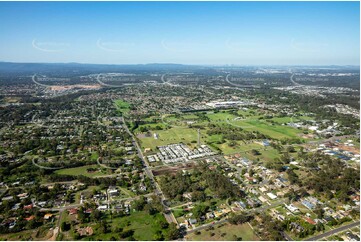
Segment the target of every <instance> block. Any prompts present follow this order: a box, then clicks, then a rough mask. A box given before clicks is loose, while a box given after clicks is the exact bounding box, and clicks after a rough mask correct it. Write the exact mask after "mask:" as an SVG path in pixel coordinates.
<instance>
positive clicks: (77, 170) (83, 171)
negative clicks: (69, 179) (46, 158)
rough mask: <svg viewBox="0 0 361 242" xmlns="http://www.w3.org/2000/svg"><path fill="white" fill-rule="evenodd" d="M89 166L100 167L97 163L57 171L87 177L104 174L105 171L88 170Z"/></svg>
mask: <svg viewBox="0 0 361 242" xmlns="http://www.w3.org/2000/svg"><path fill="white" fill-rule="evenodd" d="M88 168H99V167H98V166H97V165H87V166H79V167H74V168H66V169H60V170H57V171H55V173H56V174H58V175H71V176H79V175H84V176H87V177H92V178H93V177H96V176H101V175H104V173H103V172H101V171H99V170H97V171H95V172H87V169H88Z"/></svg>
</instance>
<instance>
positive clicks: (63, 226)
mask: <svg viewBox="0 0 361 242" xmlns="http://www.w3.org/2000/svg"><path fill="white" fill-rule="evenodd" d="M60 229H61V231H62V232H65V231H68V230H69V229H70V224H68V223H67V222H65V221H63V222H62V223H61V224H60Z"/></svg>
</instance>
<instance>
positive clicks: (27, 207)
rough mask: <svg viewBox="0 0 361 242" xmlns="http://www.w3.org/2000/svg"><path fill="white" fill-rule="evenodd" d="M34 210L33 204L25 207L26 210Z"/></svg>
mask: <svg viewBox="0 0 361 242" xmlns="http://www.w3.org/2000/svg"><path fill="white" fill-rule="evenodd" d="M32 208H33V204H29V205H25V206H24V209H25V210H29V209H32Z"/></svg>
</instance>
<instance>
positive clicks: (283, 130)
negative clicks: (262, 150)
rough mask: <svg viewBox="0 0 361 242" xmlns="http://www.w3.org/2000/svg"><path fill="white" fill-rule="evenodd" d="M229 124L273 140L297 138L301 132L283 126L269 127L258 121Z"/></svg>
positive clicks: (235, 121)
mask: <svg viewBox="0 0 361 242" xmlns="http://www.w3.org/2000/svg"><path fill="white" fill-rule="evenodd" d="M229 122H230V124H233V125H235V126H239V127H241V128H243V129H245V130H247V131H258V132H260V133H262V134H265V135H268V136H270V137H271V138H274V139H285V138H287V139H291V138H298V137H299V135H298V134H300V133H302V131H301V130H298V129H295V128H292V127H288V126H285V125H271V124H268V123H266V122H264V121H260V120H258V119H246V120H230V121H229Z"/></svg>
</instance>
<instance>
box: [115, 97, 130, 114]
mask: <svg viewBox="0 0 361 242" xmlns="http://www.w3.org/2000/svg"><path fill="white" fill-rule="evenodd" d="M114 102H115V105H116V106H117V108H118V110H119V111H121V112H122V113H125V114H126V113H127V112H129V110H130V104H129V103H127V102H125V101H123V100H115V101H114Z"/></svg>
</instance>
